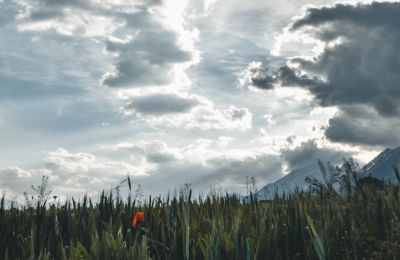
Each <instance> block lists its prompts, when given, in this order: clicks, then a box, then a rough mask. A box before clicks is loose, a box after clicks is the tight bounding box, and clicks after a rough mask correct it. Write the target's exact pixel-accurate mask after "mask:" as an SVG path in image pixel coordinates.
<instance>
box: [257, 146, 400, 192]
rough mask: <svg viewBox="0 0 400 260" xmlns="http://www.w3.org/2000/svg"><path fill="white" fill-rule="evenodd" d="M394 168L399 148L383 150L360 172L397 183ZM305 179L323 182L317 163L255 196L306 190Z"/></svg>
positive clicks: (399, 151)
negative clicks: (309, 178)
mask: <svg viewBox="0 0 400 260" xmlns="http://www.w3.org/2000/svg"><path fill="white" fill-rule="evenodd" d="M394 167H398V168H400V147H397V148H395V149H390V148H387V149H385V150H384V151H383V152H381V153H380V154H379V155H378V156H376V157H375V158H374V159H373V160H371V161H370V162H369V163H367V164H366V165H365V166H364V167H363V168H361V172H362V174H363V175H364V176H371V177H374V178H378V179H381V180H384V181H386V182H389V181H390V182H397V179H396V175H395V173H394V170H393V168H394ZM399 170H400V169H399ZM306 177H314V178H316V179H318V180H320V181H322V180H323V175H322V172H321V169H320V166H319V164H318V162H315V163H313V164H310V165H308V166H306V167H303V168H300V169H296V170H293V171H291V172H290V173H289V174H287V175H286V176H284V177H282V178H280V179H279V180H277V181H276V182H274V183H270V184H267V185H266V186H264V187H263V188H261V189H260V190H259V191H258V192H257V196H258V197H259V198H260V199H270V198H272V197H273V196H274V194H276V193H278V194H282V193H286V194H287V193H291V192H294V191H295V190H296V189H299V190H306V189H307V188H308V184H307V183H306V182H305V178H306Z"/></svg>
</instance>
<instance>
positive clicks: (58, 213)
mask: <svg viewBox="0 0 400 260" xmlns="http://www.w3.org/2000/svg"><path fill="white" fill-rule="evenodd" d="M351 174H352V173H349V172H348V173H347V176H348V177H349V178H348V179H347V182H346V178H344V179H343V180H344V182H342V184H341V185H342V191H341V192H338V191H336V190H335V189H333V188H332V185H330V184H329V183H328V184H321V183H316V184H315V185H314V189H313V192H300V191H299V192H296V193H294V194H292V195H288V196H283V197H276V198H274V199H273V200H269V201H259V200H256V199H254V196H250V199H249V201H248V202H246V203H243V202H241V201H240V200H239V199H238V198H235V197H231V196H228V195H226V196H217V195H215V196H209V197H205V198H196V199H193V198H192V196H191V192H190V191H188V190H186V192H181V193H180V195H178V196H175V197H173V198H166V199H164V200H162V199H161V198H151V197H150V198H148V200H147V202H145V203H143V204H142V205H141V206H140V209H142V210H143V211H144V212H145V224H144V225H143V226H142V227H140V228H136V229H132V228H131V227H130V225H131V222H132V216H133V215H134V213H135V211H136V210H137V209H138V208H139V205H137V202H136V200H134V199H132V200H131V197H129V198H128V200H127V201H126V202H123V201H122V200H121V198H119V197H118V196H117V197H113V194H112V193H109V194H106V193H104V192H103V194H102V195H101V198H100V201H99V202H97V203H93V202H92V201H91V200H90V199H88V198H86V197H85V198H83V199H82V200H81V201H76V200H74V199H71V200H70V201H67V202H65V204H63V205H57V206H56V205H47V206H46V200H45V198H41V199H39V200H37V201H36V202H35V204H34V205H28V206H25V207H23V208H16V207H12V208H5V206H4V197H3V198H2V200H1V207H0V234H1V235H0V259H398V258H399V257H400V221H399V218H400V204H399V201H400V200H399V198H400V187H399V186H398V185H391V184H389V185H382V184H381V183H378V182H377V181H374V180H372V181H371V180H370V181H368V179H358V180H357V179H356V182H355V185H352V181H351V180H350V177H352V176H351ZM366 180H367V181H366ZM346 183H347V186H346ZM129 184H130V183H129ZM129 186H130V185H129ZM43 192H44V191H43Z"/></svg>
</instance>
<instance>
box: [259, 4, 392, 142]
mask: <svg viewBox="0 0 400 260" xmlns="http://www.w3.org/2000/svg"><path fill="white" fill-rule="evenodd" d="M398 17H400V3H388V2H383V3H371V4H357V5H350V4H336V5H334V6H330V7H321V8H310V9H308V10H307V12H306V14H305V15H304V16H303V17H301V18H297V20H295V21H294V22H293V23H292V24H291V25H289V26H288V29H289V32H290V33H292V34H301V35H302V36H307V37H311V38H313V39H314V40H317V41H319V42H322V43H324V44H325V46H324V48H323V50H322V52H321V53H320V54H318V55H317V56H315V57H313V58H312V59H309V58H307V59H306V58H302V57H296V58H290V59H288V62H287V65H285V66H282V67H281V68H279V69H278V70H276V71H275V73H274V74H273V77H272V78H273V82H272V83H270V80H269V79H270V78H267V77H266V78H265V79H266V80H267V83H268V84H267V86H270V85H271V84H272V85H274V86H277V85H280V86H292V87H301V88H305V89H307V90H309V91H310V93H311V94H313V96H314V103H316V104H318V105H320V106H323V107H329V106H337V107H338V108H339V110H341V112H340V113H339V114H338V115H337V117H335V118H333V119H331V121H330V126H329V128H328V129H327V131H326V135H327V137H328V138H329V139H330V140H332V141H337V142H346V143H357V144H368V145H378V144H380V145H388V144H389V143H390V141H389V140H396V138H397V137H396V136H395V134H396V133H397V132H396V130H395V129H398V128H399V127H400V124H399V122H398V121H397V120H394V119H393V118H395V117H398V116H399V115H400V102H399V100H400V86H399V82H400V73H399V71H400V52H399V46H400V33H399V31H398V27H399V26H400V20H399V19H398ZM254 85H255V86H258V85H259V84H254ZM265 85H266V84H261V86H258V87H260V88H265V87H264V86H265ZM356 106H357V107H359V106H365V107H370V108H372V110H375V111H376V113H375V111H372V110H371V109H368V110H367V111H368V113H364V114H362V113H353V112H354V111H355V110H357V108H356ZM352 107H353V108H352ZM352 109H353V110H354V111H351V110H352ZM368 118H369V119H373V120H375V121H374V123H373V124H375V122H377V123H376V126H377V127H376V129H375V130H374V129H370V128H368V125H367V124H366V122H367V120H368ZM356 122H357V123H356ZM356 129H357V130H356ZM377 129H379V131H380V132H379V131H378V130H377ZM360 133H365V135H364V136H361V134H360Z"/></svg>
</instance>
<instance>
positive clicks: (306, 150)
mask: <svg viewBox="0 0 400 260" xmlns="http://www.w3.org/2000/svg"><path fill="white" fill-rule="evenodd" d="M281 157H282V159H283V161H284V162H285V163H286V164H287V167H288V169H289V170H296V169H300V168H304V167H306V166H309V165H311V164H315V163H317V162H318V160H321V161H322V162H323V163H327V162H331V163H337V162H341V161H342V160H343V158H349V157H351V154H350V153H348V152H342V151H338V150H334V149H330V148H321V147H318V146H317V143H316V141H315V140H308V141H306V142H302V143H301V144H300V145H299V146H297V147H295V148H294V149H282V150H281Z"/></svg>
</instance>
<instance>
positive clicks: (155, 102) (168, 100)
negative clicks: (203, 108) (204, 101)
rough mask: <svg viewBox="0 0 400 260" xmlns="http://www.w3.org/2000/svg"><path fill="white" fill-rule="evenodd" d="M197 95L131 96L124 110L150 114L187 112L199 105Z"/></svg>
mask: <svg viewBox="0 0 400 260" xmlns="http://www.w3.org/2000/svg"><path fill="white" fill-rule="evenodd" d="M199 103H200V101H199V100H198V99H197V98H195V97H183V96H178V95H176V94H154V95H146V96H137V97H131V98H130V101H129V102H128V104H127V105H125V107H124V110H134V111H135V112H137V113H141V114H148V115H163V114H172V113H185V112H188V111H190V110H191V109H192V108H193V107H195V106H196V105H198V104H199Z"/></svg>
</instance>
